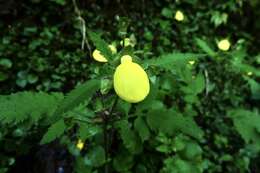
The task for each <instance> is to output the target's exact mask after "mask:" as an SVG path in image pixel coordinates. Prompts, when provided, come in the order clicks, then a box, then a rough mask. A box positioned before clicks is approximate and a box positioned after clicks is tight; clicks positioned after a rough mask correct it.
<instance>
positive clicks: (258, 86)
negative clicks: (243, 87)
mask: <svg viewBox="0 0 260 173" xmlns="http://www.w3.org/2000/svg"><path fill="white" fill-rule="evenodd" d="M247 80H248V83H249V85H250V89H251V94H252V98H253V99H255V100H260V83H258V82H257V81H255V80H254V79H250V78H247Z"/></svg>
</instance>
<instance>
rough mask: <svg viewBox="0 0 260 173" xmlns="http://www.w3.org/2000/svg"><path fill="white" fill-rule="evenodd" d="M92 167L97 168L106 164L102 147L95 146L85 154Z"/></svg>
mask: <svg viewBox="0 0 260 173" xmlns="http://www.w3.org/2000/svg"><path fill="white" fill-rule="evenodd" d="M87 156H88V157H89V160H90V162H91V165H92V166H95V167H99V166H101V165H103V164H104V163H105V162H106V157H105V150H104V148H103V147H102V146H99V145H98V146H95V147H94V148H92V149H91V150H90V152H89V153H88V154H87Z"/></svg>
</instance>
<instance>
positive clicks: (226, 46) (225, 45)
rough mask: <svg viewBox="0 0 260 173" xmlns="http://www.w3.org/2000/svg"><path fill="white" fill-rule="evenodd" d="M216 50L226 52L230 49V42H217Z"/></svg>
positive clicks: (226, 40) (224, 40) (225, 40)
mask: <svg viewBox="0 0 260 173" xmlns="http://www.w3.org/2000/svg"><path fill="white" fill-rule="evenodd" d="M218 48H219V49H220V50H223V51H227V50H228V49H229V48H230V42H229V41H228V39H223V40H221V41H220V42H218Z"/></svg>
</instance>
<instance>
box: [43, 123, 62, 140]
mask: <svg viewBox="0 0 260 173" xmlns="http://www.w3.org/2000/svg"><path fill="white" fill-rule="evenodd" d="M65 129H66V125H65V123H64V121H63V120H59V121H57V122H56V123H54V124H52V125H51V126H50V127H49V129H48V131H47V132H46V133H45V134H44V136H43V138H42V140H41V142H40V144H46V143H49V142H52V141H53V140H55V139H56V138H58V137H60V136H61V135H62V134H63V133H64V131H65Z"/></svg>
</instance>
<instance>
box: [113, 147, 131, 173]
mask: <svg viewBox="0 0 260 173" xmlns="http://www.w3.org/2000/svg"><path fill="white" fill-rule="evenodd" d="M133 165H134V158H133V156H132V155H131V153H129V152H128V151H127V150H121V151H120V152H118V154H117V155H116V157H115V158H114V159H113V167H114V168H115V170H116V171H118V172H126V171H128V170H129V169H131V168H132V167H133Z"/></svg>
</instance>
